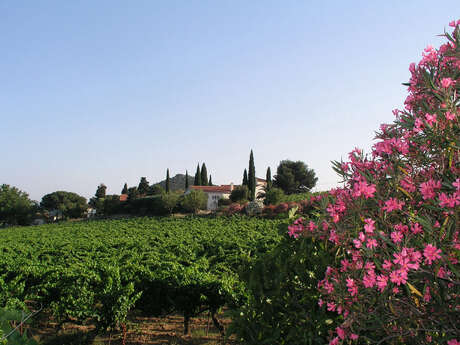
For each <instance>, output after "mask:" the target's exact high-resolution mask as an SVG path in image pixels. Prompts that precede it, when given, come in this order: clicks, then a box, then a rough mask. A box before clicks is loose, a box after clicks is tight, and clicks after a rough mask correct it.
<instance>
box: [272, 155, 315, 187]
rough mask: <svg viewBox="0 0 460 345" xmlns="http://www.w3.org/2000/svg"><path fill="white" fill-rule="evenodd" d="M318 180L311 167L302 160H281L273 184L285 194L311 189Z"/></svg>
mask: <svg viewBox="0 0 460 345" xmlns="http://www.w3.org/2000/svg"><path fill="white" fill-rule="evenodd" d="M317 181H318V178H317V177H316V174H315V172H314V170H313V169H309V168H308V166H307V165H306V164H305V163H304V162H302V161H296V162H294V161H290V160H283V161H281V162H280V164H279V165H278V168H277V169H276V175H275V176H274V181H273V184H274V185H275V186H276V187H278V188H281V189H282V190H283V191H284V192H285V193H286V194H294V193H302V192H306V191H309V190H311V189H312V188H313V187H314V186H315V185H316V182H317Z"/></svg>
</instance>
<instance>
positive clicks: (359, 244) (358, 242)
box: [353, 239, 362, 249]
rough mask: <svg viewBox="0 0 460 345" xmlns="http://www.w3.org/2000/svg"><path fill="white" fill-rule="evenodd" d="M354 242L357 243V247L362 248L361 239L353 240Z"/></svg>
mask: <svg viewBox="0 0 460 345" xmlns="http://www.w3.org/2000/svg"><path fill="white" fill-rule="evenodd" d="M353 244H354V245H355V248H356V249H359V248H361V245H362V243H361V241H360V240H357V239H355V240H353Z"/></svg>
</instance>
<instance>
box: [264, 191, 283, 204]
mask: <svg viewBox="0 0 460 345" xmlns="http://www.w3.org/2000/svg"><path fill="white" fill-rule="evenodd" d="M285 198H286V195H285V194H284V192H283V190H282V189H280V188H271V189H270V190H268V191H267V192H265V200H264V204H265V205H277V204H279V203H280V202H285Z"/></svg>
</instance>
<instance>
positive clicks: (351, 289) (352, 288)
mask: <svg viewBox="0 0 460 345" xmlns="http://www.w3.org/2000/svg"><path fill="white" fill-rule="evenodd" d="M347 287H348V292H349V293H350V295H352V296H356V295H357V294H358V287H357V286H356V285H355V281H354V280H353V278H347Z"/></svg>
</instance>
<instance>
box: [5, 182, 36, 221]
mask: <svg viewBox="0 0 460 345" xmlns="http://www.w3.org/2000/svg"><path fill="white" fill-rule="evenodd" d="M36 209H37V207H36V205H35V204H34V203H33V202H32V201H31V200H30V199H29V195H28V194H27V193H25V192H22V191H20V190H19V189H18V188H16V187H11V186H9V185H7V184H2V185H1V186H0V225H1V224H2V223H6V224H10V225H28V224H30V221H31V218H32V216H33V213H34V211H36Z"/></svg>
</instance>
